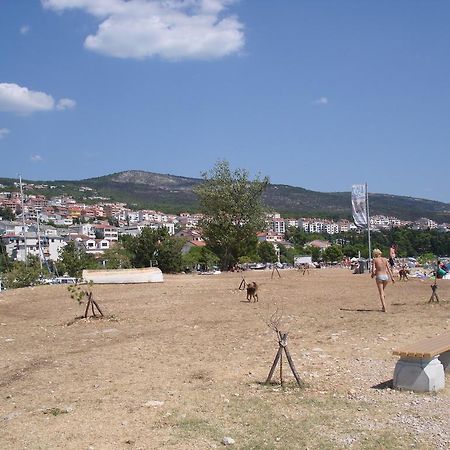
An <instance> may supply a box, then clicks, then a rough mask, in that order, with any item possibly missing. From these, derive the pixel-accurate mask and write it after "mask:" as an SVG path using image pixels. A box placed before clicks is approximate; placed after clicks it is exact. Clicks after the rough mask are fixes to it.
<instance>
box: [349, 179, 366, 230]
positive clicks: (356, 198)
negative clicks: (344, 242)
mask: <svg viewBox="0 0 450 450" xmlns="http://www.w3.org/2000/svg"><path fill="white" fill-rule="evenodd" d="M366 195H367V193H366V185H365V184H354V185H353V186H352V213H353V220H354V221H355V225H356V226H357V227H367V203H366Z"/></svg>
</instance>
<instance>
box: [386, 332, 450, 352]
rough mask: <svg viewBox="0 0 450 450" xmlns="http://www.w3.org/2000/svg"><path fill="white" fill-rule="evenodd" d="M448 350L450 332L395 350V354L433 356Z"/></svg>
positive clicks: (449, 348) (449, 346)
mask: <svg viewBox="0 0 450 450" xmlns="http://www.w3.org/2000/svg"><path fill="white" fill-rule="evenodd" d="M448 351H450V333H446V334H441V335H438V336H434V337H432V338H427V339H422V340H420V341H418V342H415V343H413V344H409V345H406V346H405V347H401V348H399V349H395V350H393V354H394V355H398V356H400V357H406V358H407V357H410V358H432V357H434V356H436V355H440V354H441V353H445V352H448Z"/></svg>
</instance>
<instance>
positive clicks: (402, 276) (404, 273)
mask: <svg viewBox="0 0 450 450" xmlns="http://www.w3.org/2000/svg"><path fill="white" fill-rule="evenodd" d="M408 274H409V269H406V268H405V267H403V268H401V269H400V270H399V271H398V275H399V276H400V281H402V280H403V281H408Z"/></svg>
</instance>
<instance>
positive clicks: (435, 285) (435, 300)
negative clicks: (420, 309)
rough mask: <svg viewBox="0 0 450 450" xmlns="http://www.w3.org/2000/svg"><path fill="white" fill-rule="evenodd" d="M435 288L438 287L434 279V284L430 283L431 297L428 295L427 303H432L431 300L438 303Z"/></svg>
mask: <svg viewBox="0 0 450 450" xmlns="http://www.w3.org/2000/svg"><path fill="white" fill-rule="evenodd" d="M436 276H437V275H436ZM437 288H438V285H437V283H436V280H435V282H434V284H432V285H431V290H432V291H433V293H432V294H431V297H430V300H428V303H433V302H436V303H439V297H438V295H437V292H436V291H437Z"/></svg>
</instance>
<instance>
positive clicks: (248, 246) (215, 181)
mask: <svg viewBox="0 0 450 450" xmlns="http://www.w3.org/2000/svg"><path fill="white" fill-rule="evenodd" d="M268 183H269V179H268V178H267V177H265V178H263V179H262V180H260V179H259V177H257V178H256V179H255V180H250V178H249V174H248V172H247V171H246V170H244V169H237V170H234V171H232V170H231V169H230V166H229V163H228V162H227V161H219V162H218V163H217V164H216V165H215V166H214V168H213V169H212V170H211V171H209V172H205V173H204V174H203V183H202V184H201V185H199V186H198V187H196V188H195V193H196V194H197V195H198V197H199V200H200V211H201V213H203V215H204V218H203V220H202V222H201V227H202V230H203V237H204V238H205V241H206V242H207V244H208V247H209V248H210V249H211V250H212V251H213V252H214V253H215V254H216V255H217V256H218V257H219V260H220V266H221V268H222V269H223V270H229V269H231V268H232V267H233V266H234V265H235V264H236V263H237V262H238V260H239V257H241V256H243V255H248V254H250V253H252V252H255V250H256V246H257V240H256V239H255V237H256V233H257V232H258V231H260V230H263V229H264V228H265V213H266V210H265V208H264V206H263V203H262V194H263V192H264V190H265V189H266V187H267V185H268Z"/></svg>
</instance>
